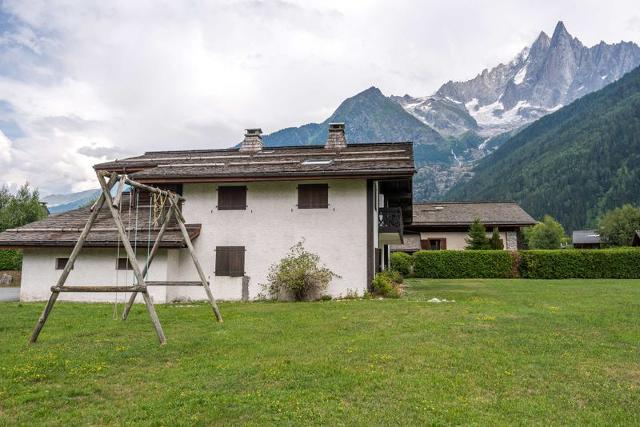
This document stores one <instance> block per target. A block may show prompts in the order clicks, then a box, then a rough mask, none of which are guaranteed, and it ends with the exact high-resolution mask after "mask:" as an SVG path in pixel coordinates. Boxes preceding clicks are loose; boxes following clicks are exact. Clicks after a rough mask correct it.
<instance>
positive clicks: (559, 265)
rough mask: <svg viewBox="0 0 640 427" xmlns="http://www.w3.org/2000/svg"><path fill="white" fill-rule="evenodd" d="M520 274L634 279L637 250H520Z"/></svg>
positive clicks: (639, 265)
mask: <svg viewBox="0 0 640 427" xmlns="http://www.w3.org/2000/svg"><path fill="white" fill-rule="evenodd" d="M520 275H521V276H522V277H526V278H528V279H571V278H578V279H637V278H640V250H638V249H631V248H628V249H601V250H595V249H594V250H579V249H564V250H537V251H522V252H521V253H520Z"/></svg>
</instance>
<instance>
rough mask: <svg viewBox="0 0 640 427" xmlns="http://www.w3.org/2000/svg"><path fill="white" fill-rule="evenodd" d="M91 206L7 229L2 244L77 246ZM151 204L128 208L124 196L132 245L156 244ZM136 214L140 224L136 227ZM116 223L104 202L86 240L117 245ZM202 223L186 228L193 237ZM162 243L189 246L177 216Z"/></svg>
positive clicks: (125, 221)
mask: <svg viewBox="0 0 640 427" xmlns="http://www.w3.org/2000/svg"><path fill="white" fill-rule="evenodd" d="M89 209H90V208H89V207H84V208H79V209H75V210H72V211H69V212H65V213H61V214H58V215H51V216H49V217H47V218H45V219H43V220H41V221H36V222H32V223H31V224H27V225H25V226H23V227H18V228H15V229H10V230H6V231H4V232H2V233H0V247H4V248H8V247H12V248H14V247H19V248H21V247H69V246H75V244H76V242H77V241H78V238H79V237H80V233H81V232H82V229H83V228H84V226H85V224H86V223H87V220H88V219H89V215H90V213H91V212H90V210H89ZM150 214H151V217H152V216H153V215H152V212H150V207H149V205H146V206H142V203H141V205H140V206H139V207H138V209H137V210H136V208H135V206H132V208H131V211H129V196H128V194H125V195H123V198H122V212H121V217H122V222H123V224H124V226H125V227H126V228H127V230H128V231H129V241H130V243H131V245H132V246H134V247H138V248H146V247H147V245H149V244H150V245H153V242H154V241H155V238H156V236H157V235H158V231H159V227H153V225H152V226H151V227H149V218H150ZM136 217H137V227H136ZM115 227H116V225H115V222H114V220H113V217H112V216H111V213H110V212H109V208H108V206H106V205H105V206H103V207H102V209H101V210H100V213H99V214H98V218H97V219H96V222H95V223H94V225H93V227H92V229H91V232H90V233H89V235H88V237H87V240H86V242H85V246H86V247H116V246H118V244H121V243H120V242H119V239H118V232H117V231H116V228H115ZM200 228H201V225H200V224H188V225H187V231H188V232H189V237H190V238H191V239H192V240H193V239H195V238H196V237H198V235H199V234H200ZM161 247H164V248H183V247H186V244H185V241H184V238H183V237H182V233H181V232H180V230H179V228H178V226H177V222H176V221H175V219H174V218H172V221H171V222H170V223H169V227H168V229H167V231H166V232H165V234H164V236H163V238H162V243H161Z"/></svg>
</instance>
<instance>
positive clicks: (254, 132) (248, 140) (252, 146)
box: [240, 128, 262, 152]
mask: <svg viewBox="0 0 640 427" xmlns="http://www.w3.org/2000/svg"><path fill="white" fill-rule="evenodd" d="M260 150H262V129H260V128H255V129H247V130H246V132H245V134H244V141H242V144H240V151H253V152H256V151H260Z"/></svg>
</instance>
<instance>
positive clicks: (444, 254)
mask: <svg viewBox="0 0 640 427" xmlns="http://www.w3.org/2000/svg"><path fill="white" fill-rule="evenodd" d="M413 257H414V274H415V276H416V277H422V278H442V279H462V278H509V277H513V275H514V274H513V263H514V257H513V255H512V254H511V252H509V251H494V250H475V251H418V252H416V253H415V254H413Z"/></svg>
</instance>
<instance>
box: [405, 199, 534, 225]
mask: <svg viewBox="0 0 640 427" xmlns="http://www.w3.org/2000/svg"><path fill="white" fill-rule="evenodd" d="M476 218H479V219H480V221H481V222H482V223H483V224H484V225H488V226H501V225H502V226H509V225H510V226H527V225H533V224H535V223H536V221H535V220H534V219H533V218H531V216H530V215H529V214H528V213H526V212H525V211H524V209H522V208H521V207H520V206H519V205H518V204H517V203H514V202H433V203H416V204H414V205H413V222H412V224H411V225H412V226H415V225H418V226H420V225H421V226H468V225H471V224H472V223H473V221H475V219H476Z"/></svg>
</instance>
